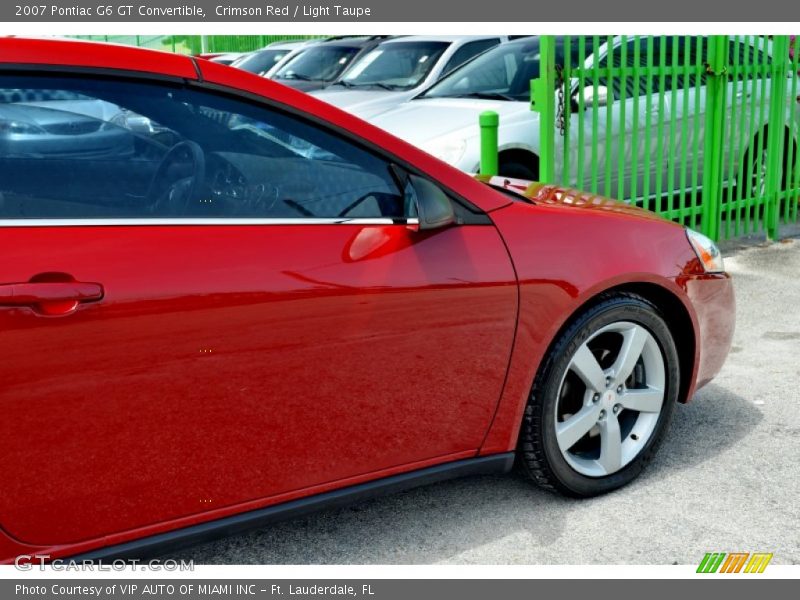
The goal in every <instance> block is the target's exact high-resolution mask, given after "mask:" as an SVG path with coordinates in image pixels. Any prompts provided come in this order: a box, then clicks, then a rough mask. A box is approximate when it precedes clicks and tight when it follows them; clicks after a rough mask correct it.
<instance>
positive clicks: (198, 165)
mask: <svg viewBox="0 0 800 600" xmlns="http://www.w3.org/2000/svg"><path fill="white" fill-rule="evenodd" d="M187 160H188V162H190V163H191V172H190V173H185V174H182V173H181V171H182V170H183V169H184V168H185V167H182V168H181V171H179V173H178V174H177V175H176V174H172V173H171V172H170V171H171V170H172V167H173V166H174V165H179V164H181V163H185V162H187ZM205 178H206V157H205V153H204V152H203V149H202V148H201V147H200V145H199V144H198V143H197V142H193V141H191V140H184V141H182V142H178V143H177V144H175V145H174V146H172V148H170V149H169V150H167V153H166V154H165V155H164V158H162V159H161V162H160V163H159V165H158V167H157V168H156V172H155V173H154V174H153V178H152V179H151V180H150V186H149V188H148V191H147V198H148V203H149V204H150V206H151V210H152V211H153V212H155V213H160V214H168V215H177V216H184V215H186V214H187V209H188V208H189V204H190V203H191V202H192V201H193V200H197V199H198V198H199V196H200V191H201V189H202V186H203V182H204V181H205Z"/></svg>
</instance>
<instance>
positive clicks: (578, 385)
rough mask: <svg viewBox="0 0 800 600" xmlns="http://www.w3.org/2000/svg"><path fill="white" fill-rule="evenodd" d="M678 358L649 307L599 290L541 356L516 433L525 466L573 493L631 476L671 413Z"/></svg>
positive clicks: (545, 482)
mask: <svg viewBox="0 0 800 600" xmlns="http://www.w3.org/2000/svg"><path fill="white" fill-rule="evenodd" d="M678 364H679V363H678V354H677V350H676V348H675V342H674V340H673V338H672V334H671V333H670V330H669V327H668V326H667V324H666V322H665V321H664V318H663V317H662V316H661V314H660V313H659V311H658V309H657V308H656V307H655V306H654V305H653V304H651V303H650V302H648V301H647V300H645V299H644V298H642V297H640V296H637V295H634V294H617V295H613V296H605V297H603V298H602V299H601V300H600V301H599V302H598V303H597V304H595V305H594V306H592V307H590V308H589V309H587V310H586V311H584V312H583V313H582V314H580V315H579V316H578V317H577V319H575V321H574V322H573V323H572V324H571V325H570V326H569V327H568V328H567V330H566V331H565V332H564V333H563V334H561V336H560V337H559V339H558V340H556V341H555V343H554V344H553V347H552V348H551V350H550V352H549V354H548V355H547V356H546V357H545V359H544V361H543V363H542V366H541V368H540V370H539V373H538V374H537V376H536V379H535V381H534V384H533V387H532V389H531V394H530V397H529V399H528V404H527V406H526V410H525V415H524V420H523V423H522V429H521V432H520V453H519V463H520V466H521V467H522V470H523V471H524V472H525V473H527V474H528V475H529V476H530V477H531V478H532V479H533V480H534V481H536V482H537V483H539V484H540V485H542V486H544V487H546V488H550V489H554V490H557V491H559V492H561V493H563V494H566V495H569V496H575V497H588V496H595V495H598V494H603V493H606V492H609V491H611V490H614V489H617V488H619V487H621V486H623V485H625V484H627V483H628V482H630V481H631V480H633V479H634V478H636V477H637V476H638V475H639V474H640V473H641V472H642V470H643V469H644V468H645V466H646V465H647V463H648V462H650V460H651V459H652V457H653V455H654V454H655V452H656V450H657V449H658V446H659V445H660V444H661V441H662V439H663V437H664V433H665V432H666V430H667V428H668V425H669V422H670V420H671V418H672V413H673V411H674V408H675V403H676V401H677V396H678V386H679V375H680V374H679V366H678Z"/></svg>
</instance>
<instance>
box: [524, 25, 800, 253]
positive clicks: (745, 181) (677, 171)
mask: <svg viewBox="0 0 800 600" xmlns="http://www.w3.org/2000/svg"><path fill="white" fill-rule="evenodd" d="M540 44H541V45H540V60H541V61H542V62H541V65H540V75H541V77H540V79H538V80H534V81H533V82H532V85H531V88H532V96H533V98H532V100H533V107H534V109H535V110H537V111H538V112H539V113H540V115H539V116H540V120H539V123H540V130H539V136H540V148H541V153H540V163H539V178H540V179H541V180H542V181H544V182H546V183H559V184H564V185H570V186H575V187H578V188H581V189H584V190H586V191H589V192H591V193H597V194H601V195H605V196H611V197H615V198H618V199H623V200H626V201H629V202H632V203H636V204H639V205H641V206H644V207H646V208H648V209H651V210H654V211H656V212H657V213H659V214H661V215H662V216H664V217H666V218H668V219H673V220H675V221H678V222H680V223H683V224H685V225H688V226H690V227H693V228H696V229H699V230H701V231H703V232H704V233H706V235H709V236H710V237H712V238H714V239H720V238H729V237H733V236H738V235H744V234H749V233H754V232H761V231H763V232H765V233H766V234H767V235H768V236H769V237H770V238H773V239H774V238H775V237H777V236H778V233H779V231H778V229H779V226H780V224H782V223H789V222H796V221H797V218H798V198H800V189H799V187H800V169H798V140H800V135H799V134H800V127H799V125H800V115H799V114H798V92H800V90H798V79H799V77H798V58H799V54H800V53H798V52H794V50H793V44H794V39H793V38H790V37H789V36H774V37H772V38H767V37H763V36H709V37H696V36H654V37H653V36H609V37H605V36H602V37H600V36H589V37H584V36H574V37H564V38H556V37H554V36H543V37H542V39H541V40H540Z"/></svg>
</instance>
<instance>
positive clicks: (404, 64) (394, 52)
mask: <svg viewBox="0 0 800 600" xmlns="http://www.w3.org/2000/svg"><path fill="white" fill-rule="evenodd" d="M449 45H450V44H449V43H448V42H388V43H384V44H381V45H380V46H378V47H377V48H375V49H374V50H373V51H372V52H370V53H369V54H367V55H366V56H365V57H364V58H362V59H360V60H359V61H357V62H356V63H355V64H353V66H352V67H351V68H350V69H349V70H348V71H347V73H345V75H344V77H342V81H343V82H344V83H343V85H346V86H348V87H354V86H355V87H360V86H365V87H368V86H379V87H388V88H390V89H397V90H409V89H411V88H414V87H416V86H418V85H419V84H420V83H421V82H422V81H423V80H424V79H425V77H427V76H428V73H430V72H431V69H432V68H433V66H434V65H435V64H436V61H438V60H439V57H440V56H441V55H442V54H443V53H444V51H445V50H447V47H448V46H449ZM348 84H349V85H348Z"/></svg>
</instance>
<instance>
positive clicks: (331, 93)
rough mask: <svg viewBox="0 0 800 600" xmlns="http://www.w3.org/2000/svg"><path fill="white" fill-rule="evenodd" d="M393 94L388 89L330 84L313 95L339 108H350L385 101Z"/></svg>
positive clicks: (393, 93)
mask: <svg viewBox="0 0 800 600" xmlns="http://www.w3.org/2000/svg"><path fill="white" fill-rule="evenodd" d="M393 95H395V92H390V91H388V90H374V89H371V90H348V89H345V88H343V87H340V86H338V85H337V86H331V87H328V88H325V89H324V90H322V91H320V92H318V93H315V94H314V96H316V97H317V98H319V99H320V100H324V101H325V102H327V103H328V104H333V105H334V106H338V107H339V108H351V107H354V106H360V105H362V104H371V103H373V102H385V101H386V99H387V98H390V97H392V96H393Z"/></svg>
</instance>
